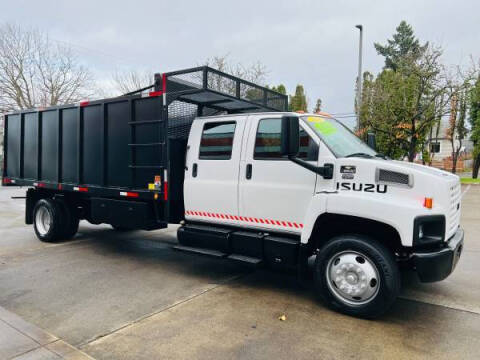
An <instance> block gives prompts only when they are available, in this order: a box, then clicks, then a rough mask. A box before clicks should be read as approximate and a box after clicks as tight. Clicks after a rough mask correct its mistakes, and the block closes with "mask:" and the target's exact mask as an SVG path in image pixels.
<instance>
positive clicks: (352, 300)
mask: <svg viewBox="0 0 480 360" xmlns="http://www.w3.org/2000/svg"><path fill="white" fill-rule="evenodd" d="M326 276H327V284H328V287H329V289H330V291H331V292H332V294H333V295H334V296H335V297H336V298H337V299H338V300H340V301H342V302H343V303H345V304H347V305H364V304H367V303H369V302H370V301H372V300H373V299H374V298H375V296H376V295H377V294H378V291H379V289H380V276H379V272H378V269H377V267H376V266H375V264H374V263H373V261H372V260H371V259H369V258H368V257H367V256H365V255H363V254H361V253H359V252H356V251H343V252H339V253H337V254H335V255H334V256H332V257H331V258H330V260H329V262H328V264H327V267H326Z"/></svg>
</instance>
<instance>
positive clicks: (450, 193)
mask: <svg viewBox="0 0 480 360" xmlns="http://www.w3.org/2000/svg"><path fill="white" fill-rule="evenodd" d="M380 170H385V171H387V172H389V174H388V177H387V178H388V179H391V180H392V181H395V180H396V179H399V177H398V175H400V176H401V175H402V174H408V176H409V183H408V184H405V183H403V184H400V183H395V182H385V181H383V182H382V181H381V180H379V179H380V178H379V173H380ZM335 179H336V181H337V183H338V182H340V183H343V182H350V183H354V184H355V183H361V184H386V185H387V186H388V196H389V197H390V198H391V199H392V198H398V199H399V200H406V199H410V200H411V201H412V203H413V204H416V205H414V206H419V207H421V208H422V207H423V200H424V199H425V198H426V197H428V198H433V209H431V210H427V209H425V211H427V213H426V214H432V215H433V214H442V215H445V219H446V229H445V230H446V238H448V237H450V236H451V235H452V234H453V233H455V231H456V229H457V228H458V225H459V222H460V201H461V186H460V178H459V177H458V176H457V175H454V174H451V173H449V172H447V171H443V170H438V169H435V168H432V167H428V166H424V165H420V164H415V163H409V162H404V161H395V160H383V159H365V158H339V159H338V160H337V168H336V169H335ZM400 179H401V177H400ZM403 179H404V178H403ZM357 187H358V185H357ZM417 204H418V205H417Z"/></svg>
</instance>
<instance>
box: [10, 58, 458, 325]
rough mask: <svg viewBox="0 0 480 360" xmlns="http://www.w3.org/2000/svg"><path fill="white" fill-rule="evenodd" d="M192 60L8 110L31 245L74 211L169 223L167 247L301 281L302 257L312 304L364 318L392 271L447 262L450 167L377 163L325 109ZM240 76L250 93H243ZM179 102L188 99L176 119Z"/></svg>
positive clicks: (451, 235) (67, 227)
mask: <svg viewBox="0 0 480 360" xmlns="http://www.w3.org/2000/svg"><path fill="white" fill-rule="evenodd" d="M191 70H192V69H189V70H184V71H183V72H174V73H167V74H163V76H157V77H156V84H155V89H154V90H155V91H153V92H151V93H149V94H148V96H140V95H131V94H129V95H128V96H127V97H125V98H116V99H113V100H112V99H110V100H102V101H100V102H92V103H86V104H83V105H82V104H80V105H78V106H77V107H73V110H74V111H73V112H72V114H70V113H69V111H70V109H72V106H70V107H61V108H54V109H53V110H48V109H42V110H36V112H33V111H32V112H26V113H25V112H23V113H18V114H17V113H14V114H10V115H8V116H7V119H6V124H7V128H6V132H7V135H6V137H5V140H6V147H5V148H6V150H5V151H6V159H7V160H6V161H7V164H6V167H5V171H4V178H3V184H4V185H28V186H31V187H32V188H31V189H29V190H28V192H27V206H26V222H27V223H33V224H34V228H35V231H36V234H37V236H38V237H39V238H40V239H41V240H44V241H56V240H59V239H63V238H66V237H71V236H73V234H75V232H76V231H77V229H78V221H79V219H87V220H88V221H90V222H92V223H95V224H98V223H107V224H111V225H113V226H114V228H117V229H118V228H121V229H145V230H151V229H157V228H162V227H165V226H167V224H168V223H180V224H181V227H180V228H179V230H178V242H179V245H178V246H176V249H178V250H182V251H188V252H193V253H199V254H204V255H211V256H216V257H219V258H224V259H229V260H233V261H239V262H243V263H246V264H249V265H251V266H260V265H266V266H268V267H271V268H281V269H287V270H292V271H295V272H296V273H297V275H298V276H299V278H301V279H304V278H308V277H309V274H311V271H309V265H308V264H309V259H312V260H313V259H315V260H314V270H313V281H314V285H315V288H316V291H317V292H318V294H319V296H320V297H321V298H323V300H324V301H325V303H326V304H327V305H329V306H330V307H332V308H333V309H336V310H339V311H341V312H344V313H347V314H350V315H354V316H361V317H367V318H373V317H376V316H379V315H381V314H382V313H384V312H385V311H386V310H387V309H388V308H389V307H390V305H391V304H392V303H393V302H394V300H395V299H396V297H397V295H398V293H399V290H400V269H404V268H411V269H415V270H416V272H417V273H418V276H419V278H420V280H421V281H424V282H433V281H440V280H443V279H445V278H446V277H447V276H448V275H449V274H450V273H451V272H452V271H453V270H454V268H455V266H456V264H457V261H458V259H459V257H460V255H461V253H462V246H463V239H464V234H463V231H462V229H461V228H460V224H459V222H460V201H461V188H460V182H459V178H458V177H457V176H455V175H452V174H450V173H447V172H445V171H440V170H436V169H433V168H429V167H425V166H421V165H417V164H412V163H406V162H401V161H393V160H390V159H387V158H386V157H385V156H382V155H381V154H378V153H376V152H375V151H374V150H372V149H371V148H370V147H369V146H367V145H366V144H365V143H363V142H362V141H361V140H360V139H359V138H358V137H357V136H355V135H354V134H353V133H352V132H351V131H350V130H348V129H347V128H346V127H345V126H344V125H343V124H341V123H340V122H339V121H337V120H335V119H334V118H333V117H331V116H329V115H327V114H297V113H291V112H285V111H279V110H283V109H285V104H286V102H285V101H286V99H285V98H284V97H282V95H280V94H276V93H273V92H269V93H267V91H268V90H267V89H264V88H260V87H258V86H256V85H254V84H250V83H246V82H244V81H243V80H241V79H237V78H234V77H232V76H230V75H227V74H223V73H220V72H217V71H214V70H212V69H210V68H205V67H202V68H196V69H194V70H195V71H200V72H202V74H203V76H196V77H191V78H189V80H186V79H185V78H184V77H181V78H180V77H179V75H185V74H188V71H190V72H191ZM211 73H213V74H216V75H218V76H225V77H226V78H227V79H230V80H232V81H233V82H234V83H233V84H232V88H231V89H232V91H233V92H234V93H232V94H228V92H227V91H226V90H225V88H222V89H218V88H216V89H213V88H212V87H213V86H214V85H212V84H214V83H215V82H210V83H209V81H208V76H209V74H211ZM199 78H200V79H201V80H198V79H199ZM197 80H198V81H200V82H203V83H202V84H203V85H201V86H198V87H197V86H194V85H195V84H196V83H195V81H197ZM216 80H218V79H216ZM205 82H206V83H205ZM235 82H236V83H235ZM216 83H217V84H218V82H216ZM245 83H246V84H247V85H249V86H251V87H252V88H254V90H255V91H253V92H252V91H250V93H249V92H248V91H247V92H244V93H243V95H242V90H241V89H242V84H245ZM223 84H225V83H223ZM260 90H262V91H264V93H261V94H259V91H260ZM132 96H134V98H133V100H132ZM135 96H136V97H135ZM257 99H258V101H257ZM269 99H275V100H276V101H277V102H278V101H279V100H282V101H284V103H283V104H281V105H280V108H275V106H274V105H272V104H273V102H269ZM272 101H273V100H272ZM133 102H136V103H135V104H133ZM122 103H124V106H123V107H122V106H119V104H122ZM185 103H186V104H188V106H195V107H194V113H193V114H191V116H190V118H189V120H188V121H187V122H185V121H183V120H182V119H185V111H184V108H182V109H183V110H182V111H180V112H179V111H178V106H179V104H185ZM96 106H98V111H99V112H98V114H97V113H96V112H95V111H94V107H96ZM207 107H208V109H209V110H208V111H207ZM232 109H234V110H235V111H232ZM252 110H254V111H259V112H250V111H252ZM48 111H53V112H54V113H53V114H48ZM206 113H207V114H212V113H213V114H216V113H221V115H213V116H204V115H205V114H206ZM32 114H34V115H32ZM96 114H97V115H98V119H97V118H95V116H97V115H96ZM125 114H127V115H125ZM182 116H183V117H182ZM70 117H71V119H70ZM123 118H125V122H126V125H122V122H123V121H124V120H122V119H123ZM92 119H94V120H92ZM181 120H182V121H183V122H181ZM29 121H31V124H29V123H28V122H29ZM69 121H71V122H72V123H71V124H69ZM96 122H99V124H100V125H99V126H98V131H100V132H101V134H102V135H103V137H102V136H99V138H98V143H99V144H98V145H97V144H96V141H97V140H95V139H93V140H92V138H91V137H92V136H93V137H95V134H94V132H93V131H92V130H91V129H90V128H89V126H96V125H95V124H96ZM180 123H181V124H182V126H183V127H181V131H180V130H179V128H180V127H179V124H180ZM46 124H47V125H46ZM54 124H57V126H58V127H55V126H53V125H54ZM50 125H51V126H52V129H53V130H52V129H50V128H49V127H48V126H50ZM71 125H72V128H71V129H69V127H70V126H71ZM129 125H130V127H129ZM152 125H153V127H152ZM31 127H32V128H33V130H32V128H31ZM132 128H133V130H132ZM35 129H36V130H35ZM38 129H42V131H40V132H39V131H38ZM70 131H71V132H75V131H76V132H75V133H74V135H72V134H69V132H70ZM86 133H88V134H89V138H88V139H87V138H84V135H85V134H86ZM52 134H53V135H52ZM30 135H31V137H32V139H33V140H32V141H30V140H29V139H28V138H27V136H30ZM46 137H47V138H48V141H53V143H54V146H53V147H52V146H50V145H49V144H48V143H45V141H46ZM62 138H65V139H66V138H68V139H70V140H68V141H63V142H62V141H61V139H62ZM123 138H127V140H125V141H123V142H122V141H121V140H120V139H123ZM42 141H43V143H42ZM72 141H73V142H74V144H72V143H71V142H72ZM87 141H93V144H90V145H88V146H87ZM31 142H34V144H33V145H32V144H31ZM166 144H167V145H166ZM90 146H94V147H95V149H96V150H95V149H94V150H92V149H90V148H89V147H90ZM27 152H30V156H29V158H27V156H26V153H27ZM46 153H47V155H48V156H49V157H50V159H51V160H52V161H46V158H45V156H46V155H45V154H46ZM39 154H40V155H39ZM35 156H36V157H35ZM32 157H33V161H32ZM122 157H126V158H128V159H129V161H128V163H127V165H128V167H125V166H124V165H123V163H124V162H125V160H123V159H122ZM69 158H71V159H74V160H75V164H74V166H73V168H70V163H69V162H67V163H66V162H65V159H69ZM38 159H39V160H38ZM146 159H147V160H146ZM91 160H92V161H94V163H95V164H93V163H90V161H91ZM52 162H53V168H49V166H50V167H51V166H52V165H51V163H52ZM98 163H99V164H98ZM97 164H98V168H97ZM92 166H93V167H94V168H93V169H91V167H92ZM124 170H125V171H127V176H126V174H125V173H123V171H124ZM97 172H98V174H97Z"/></svg>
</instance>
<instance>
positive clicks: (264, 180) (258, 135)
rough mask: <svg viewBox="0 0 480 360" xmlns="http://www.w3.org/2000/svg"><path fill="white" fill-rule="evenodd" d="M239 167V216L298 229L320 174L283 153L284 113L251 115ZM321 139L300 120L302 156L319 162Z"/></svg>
mask: <svg viewBox="0 0 480 360" xmlns="http://www.w3.org/2000/svg"><path fill="white" fill-rule="evenodd" d="M249 122H250V130H249V134H248V140H247V142H246V146H245V157H244V159H242V165H241V168H240V169H241V170H240V216H241V217H242V218H244V219H246V220H247V221H248V222H249V223H250V224H251V225H252V226H255V227H260V228H267V229H271V230H277V231H278V230H280V231H289V232H295V233H299V232H301V230H302V228H303V221H304V218H305V214H306V211H307V209H308V207H309V204H310V201H311V199H312V197H313V195H314V192H315V183H316V181H317V175H316V174H315V173H313V172H311V171H309V170H307V169H305V168H303V167H301V166H299V165H297V164H295V163H293V162H291V161H290V160H288V159H286V158H282V156H281V155H280V131H281V117H280V116H276V115H265V116H263V117H259V116H257V117H253V116H252V117H251V118H250V120H249ZM318 142H319V140H318V139H317V138H316V136H315V135H313V133H312V131H311V129H310V128H308V127H307V126H304V125H302V123H300V153H299V157H300V158H302V159H303V160H306V161H312V163H314V164H317V162H318V149H319V145H318Z"/></svg>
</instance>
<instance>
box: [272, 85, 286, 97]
mask: <svg viewBox="0 0 480 360" xmlns="http://www.w3.org/2000/svg"><path fill="white" fill-rule="evenodd" d="M271 90H273V91H276V92H278V93H280V94H283V95H287V89H286V88H285V85H283V84H280V85H278V86H272V87H271Z"/></svg>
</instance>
